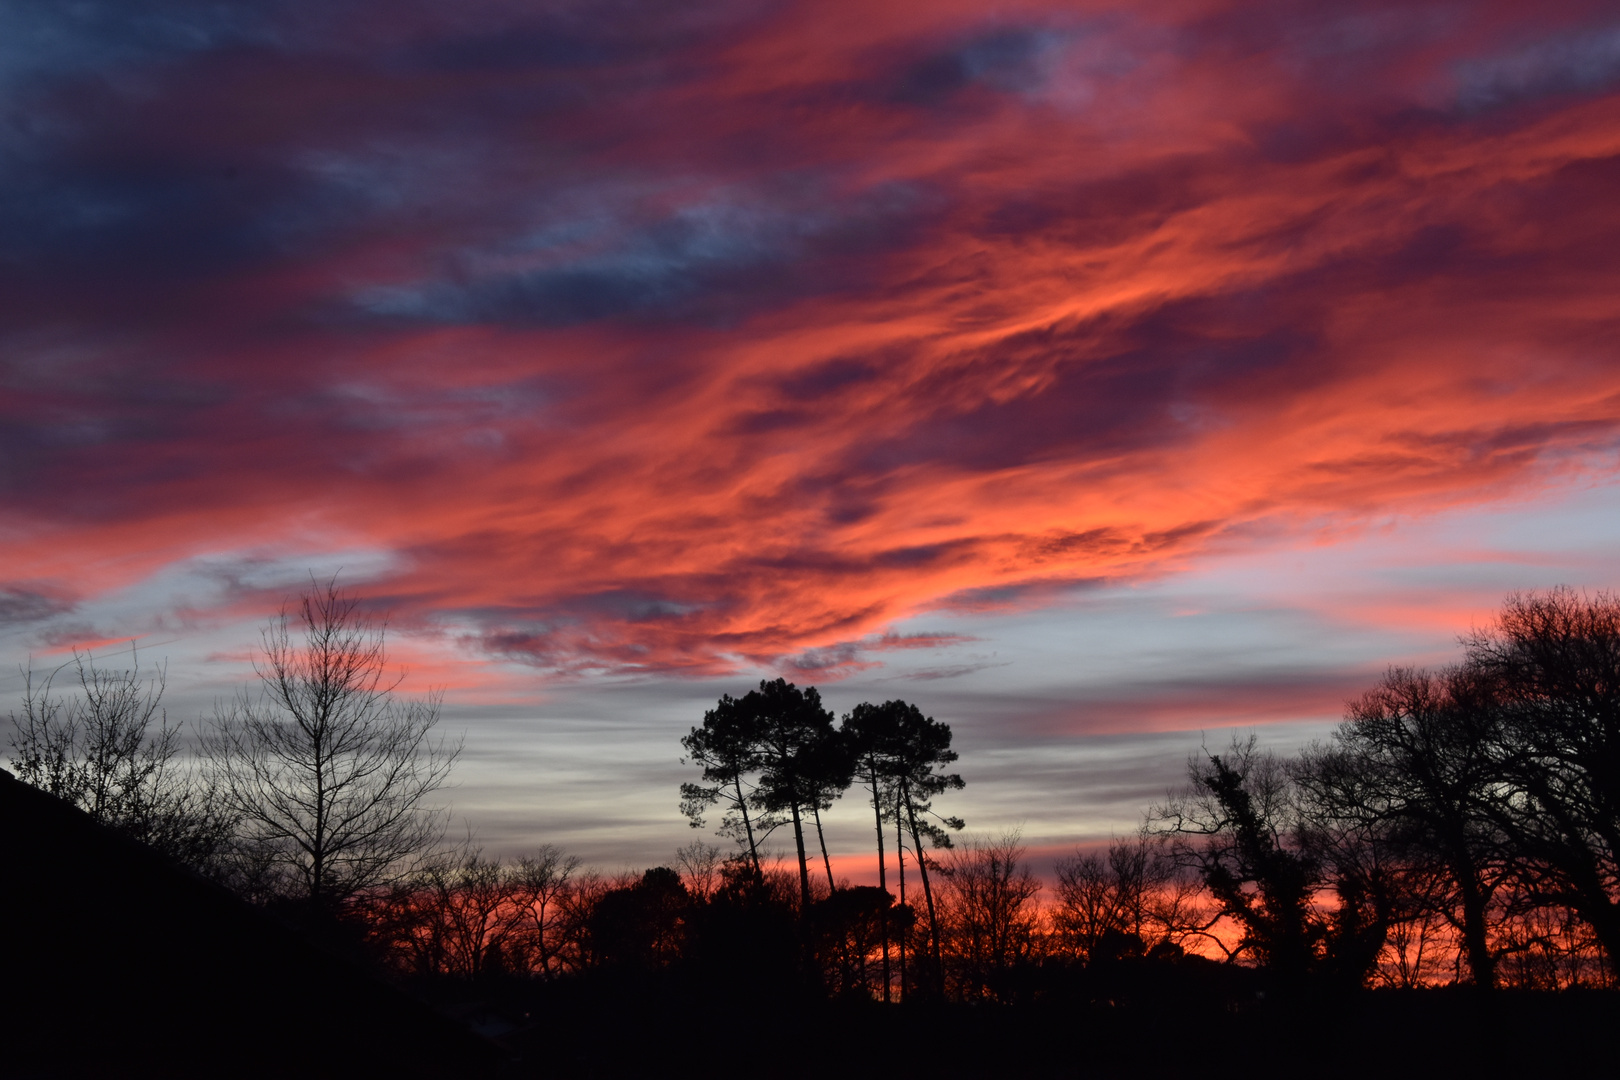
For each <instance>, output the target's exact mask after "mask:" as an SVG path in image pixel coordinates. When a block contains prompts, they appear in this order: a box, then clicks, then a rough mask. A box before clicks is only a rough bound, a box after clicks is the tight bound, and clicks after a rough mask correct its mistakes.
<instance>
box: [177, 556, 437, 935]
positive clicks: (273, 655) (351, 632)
mask: <svg viewBox="0 0 1620 1080" xmlns="http://www.w3.org/2000/svg"><path fill="white" fill-rule="evenodd" d="M297 619H298V622H299V623H301V624H302V633H301V635H300V637H301V640H298V641H295V640H294V637H293V631H292V628H291V623H292V620H291V619H290V618H289V617H288V613H287V610H286V609H285V608H283V609H282V611H281V614H280V615H279V616H278V617H277V618H275V619H273V620H271V622H270V624H269V625H268V626H266V627H265V629H264V631H263V635H262V639H263V655H262V657H261V658H260V659H259V660H258V661H256V662H255V664H254V671H255V672H256V673H257V674H258V677H259V684H260V685H259V689H258V693H257V694H252V693H249V692H246V691H244V692H243V693H242V694H241V695H239V696H238V697H237V698H236V699H235V700H234V701H232V702H230V703H228V704H225V705H222V706H219V707H216V709H215V713H214V716H213V720H212V724H211V725H210V728H209V730H208V731H207V733H206V735H205V737H204V739H203V751H204V754H205V755H206V757H207V759H208V762H209V765H210V768H211V774H212V777H213V779H214V782H215V784H216V786H217V787H218V789H219V791H220V793H221V797H222V798H223V799H224V800H225V802H226V805H227V806H228V807H229V808H230V809H231V810H232V811H233V812H235V813H236V814H238V815H240V818H241V822H242V832H241V842H242V846H243V851H244V855H245V856H246V857H247V858H249V859H258V860H260V861H261V863H262V865H264V866H266V867H267V868H268V869H269V871H270V873H271V879H272V884H273V886H274V888H275V889H276V890H277V891H280V892H283V893H287V894H290V895H293V896H297V897H300V898H302V899H305V900H308V901H310V902H311V903H312V904H313V905H316V906H330V905H335V904H341V903H343V902H345V901H347V900H348V899H350V898H351V897H353V896H354V895H355V894H356V893H358V892H360V891H362V890H364V889H367V888H369V887H371V886H374V885H380V884H384V883H386V882H388V881H390V880H392V879H393V878H395V877H396V876H397V875H398V873H399V872H400V870H401V868H402V867H403V866H404V865H405V864H406V863H407V862H408V861H409V860H410V859H411V858H412V857H413V856H419V855H422V854H423V853H425V852H427V851H428V850H430V849H431V848H432V847H433V846H434V844H435V843H437V841H438V840H439V838H440V836H441V835H442V834H443V817H442V814H440V813H439V812H437V811H436V810H435V809H434V808H432V807H430V806H429V804H428V798H429V796H431V795H432V793H433V792H434V791H436V790H437V789H438V788H439V787H440V786H441V785H443V783H444V782H445V779H446V778H447V776H448V775H449V772H450V767H451V765H452V764H453V763H454V761H455V759H456V756H457V754H458V753H459V752H460V749H461V748H460V746H459V745H453V746H452V745H447V744H446V743H444V742H435V741H433V740H432V739H431V738H430V737H429V736H430V733H431V731H432V729H433V726H434V724H435V723H436V722H437V720H438V713H439V697H438V696H437V695H434V694H430V695H429V696H428V697H427V698H426V699H424V700H419V701H409V700H402V699H400V698H399V697H397V696H396V695H395V691H396V690H397V689H398V687H399V685H400V681H401V680H402V678H403V675H400V674H397V673H395V672H393V671H391V670H390V668H389V666H388V661H387V655H386V652H385V649H384V635H385V627H384V625H383V624H382V623H378V622H374V621H373V620H372V619H370V618H369V617H368V616H367V615H366V614H365V613H364V612H362V611H361V610H360V607H359V601H358V600H357V599H356V598H354V597H352V596H349V595H346V594H345V593H343V592H341V591H340V590H339V589H338V588H337V586H336V583H335V581H334V582H329V583H327V584H326V585H312V587H311V589H310V591H309V592H308V593H306V594H305V595H304V596H303V597H302V598H301V599H300V601H299V605H298V609H297Z"/></svg>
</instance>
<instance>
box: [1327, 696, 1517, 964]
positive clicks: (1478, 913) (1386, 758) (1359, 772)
mask: <svg viewBox="0 0 1620 1080" xmlns="http://www.w3.org/2000/svg"><path fill="white" fill-rule="evenodd" d="M1491 698H1492V695H1491V691H1490V688H1489V687H1488V686H1487V685H1483V684H1482V680H1481V679H1480V678H1479V677H1478V673H1477V672H1476V671H1475V670H1474V669H1472V668H1467V667H1461V668H1458V667H1453V668H1447V669H1445V670H1443V671H1441V672H1439V673H1436V674H1430V673H1428V672H1421V671H1414V670H1412V669H1410V668H1393V669H1391V670H1390V671H1389V672H1388V673H1387V674H1386V675H1385V676H1384V678H1383V680H1382V681H1381V682H1380V684H1379V685H1378V686H1377V687H1375V688H1373V689H1372V690H1369V691H1368V692H1367V693H1366V694H1364V695H1362V697H1360V698H1359V699H1357V700H1356V701H1353V702H1351V704H1350V706H1349V710H1348V715H1347V719H1346V720H1345V722H1344V723H1343V724H1342V725H1340V727H1339V729H1338V730H1337V731H1336V732H1335V733H1334V737H1333V743H1332V745H1331V746H1329V747H1324V748H1318V749H1315V750H1313V751H1311V752H1309V753H1307V754H1306V755H1305V758H1304V760H1303V762H1302V768H1301V769H1300V772H1299V782H1300V784H1301V786H1302V788H1304V790H1305V791H1306V793H1307V796H1308V799H1309V802H1310V804H1311V806H1312V812H1311V816H1312V817H1315V818H1317V819H1319V820H1324V821H1325V822H1327V823H1330V827H1332V826H1337V827H1338V828H1340V829H1347V830H1349V831H1351V832H1353V833H1356V834H1359V835H1360V836H1362V837H1364V838H1365V839H1366V842H1367V843H1368V844H1371V845H1376V846H1378V847H1381V848H1384V849H1386V850H1388V851H1389V852H1390V853H1391V854H1392V855H1393V856H1394V857H1395V858H1397V859H1398V860H1400V862H1401V864H1402V866H1401V868H1400V872H1401V873H1403V874H1404V875H1405V877H1406V878H1407V879H1408V882H1407V884H1406V886H1405V887H1404V888H1403V889H1402V892H1403V893H1404V895H1405V898H1406V899H1407V901H1408V902H1410V903H1420V904H1421V906H1424V907H1427V908H1429V909H1430V910H1433V911H1435V912H1437V913H1438V914H1439V915H1440V917H1442V918H1443V919H1445V920H1446V921H1447V922H1448V923H1450V924H1451V925H1452V926H1454V927H1455V928H1456V930H1457V931H1458V933H1459V934H1460V935H1461V939H1462V946H1463V955H1464V957H1465V959H1466V961H1467V963H1468V967H1469V971H1470V973H1471V974H1472V977H1473V982H1474V984H1475V985H1476V986H1479V987H1482V988H1490V987H1492V986H1494V985H1495V983H1496V975H1495V967H1496V954H1495V951H1494V950H1493V948H1492V945H1491V942H1490V924H1489V917H1488V913H1489V911H1490V908H1491V905H1492V900H1493V897H1494V896H1495V894H1496V893H1497V891H1498V889H1499V888H1500V887H1501V886H1502V885H1503V884H1504V882H1505V881H1506V878H1507V873H1508V865H1507V863H1508V860H1507V859H1506V858H1505V851H1504V847H1503V844H1504V837H1503V834H1502V831H1501V830H1500V829H1499V828H1498V827H1497V826H1496V825H1494V824H1493V823H1492V822H1491V821H1490V819H1489V817H1488V815H1487V814H1486V813H1485V812H1484V800H1485V799H1486V797H1487V795H1488V794H1489V792H1490V791H1491V789H1492V786H1493V784H1494V783H1495V777H1496V762H1495V760H1494V757H1495V754H1494V750H1493V747H1494V746H1495V745H1496V743H1497V742H1498V734H1497V716H1496V710H1495V708H1494V706H1493V702H1492V700H1491ZM1431 879H1432V880H1434V881H1436V882H1438V883H1439V887H1438V888H1428V887H1425V886H1424V885H1423V884H1420V883H1421V882H1427V881H1428V880H1431ZM1406 914H1407V916H1408V917H1412V916H1414V915H1416V914H1418V913H1417V912H1407V913H1406Z"/></svg>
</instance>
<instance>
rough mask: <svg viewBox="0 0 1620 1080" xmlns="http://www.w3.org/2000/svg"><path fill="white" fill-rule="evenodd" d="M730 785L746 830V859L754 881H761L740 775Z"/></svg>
mask: <svg viewBox="0 0 1620 1080" xmlns="http://www.w3.org/2000/svg"><path fill="white" fill-rule="evenodd" d="M732 783H733V784H735V785H736V788H737V809H739V810H741V811H742V817H743V828H744V829H746V830H748V857H749V858H750V859H751V860H753V863H754V880H755V881H756V882H759V881H763V880H764V878H765V875H764V874H763V873H762V872H761V871H760V869H759V848H758V847H757V846H755V844H754V823H753V822H751V821H749V820H748V800H747V799H745V798H743V789H742V774H741V773H738V774H737V775H736V776H734V777H732Z"/></svg>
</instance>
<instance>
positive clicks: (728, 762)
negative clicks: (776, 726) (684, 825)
mask: <svg viewBox="0 0 1620 1080" xmlns="http://www.w3.org/2000/svg"><path fill="white" fill-rule="evenodd" d="M745 702H746V704H745ZM760 726H761V716H760V713H759V711H758V709H756V708H755V707H754V702H751V701H748V700H747V695H744V698H743V700H741V701H740V700H738V699H736V698H733V697H732V696H731V695H730V694H726V695H724V696H723V697H721V698H720V701H719V703H718V704H717V705H715V707H714V708H712V709H710V710H709V711H707V712H705V713H704V714H703V725H702V726H701V727H694V728H693V729H692V730H691V731H690V732H688V733H687V734H686V735H685V736H683V737H682V739H681V747H682V748H683V749H685V751H686V757H684V758H682V759H681V763H682V764H686V763H687V762H691V763H692V764H694V765H696V766H698V767H699V768H700V769H702V770H703V781H704V782H703V783H702V784H693V783H684V784H682V785H681V813H683V814H685V815H686V818H687V820H688V821H689V822H690V823H691V825H692V827H693V828H694V829H698V828H702V827H703V824H704V815H705V814H706V813H707V811H708V809H709V807H711V806H714V805H715V804H716V803H719V804H721V805H723V806H724V808H725V809H724V811H723V816H722V817H721V824H720V829H719V832H720V834H721V835H722V836H732V837H734V838H735V839H738V840H740V841H742V842H743V843H744V846H745V847H746V848H747V849H748V859H749V862H750V863H751V864H752V866H753V872H754V876H755V877H756V878H757V877H759V876H760V875H761V873H762V872H763V871H762V870H761V869H760V864H759V841H760V840H761V839H763V837H761V836H758V835H756V832H755V822H754V820H753V819H752V818H751V817H750V816H749V813H748V808H749V805H750V804H751V803H752V802H754V801H756V800H755V799H754V793H755V786H754V784H753V783H752V782H751V781H750V780H749V776H750V775H751V774H752V773H754V772H756V771H757V770H758V769H759V765H760V753H759V740H760ZM764 824H765V828H764V829H763V830H762V831H763V832H765V833H767V834H768V833H769V831H770V829H771V828H772V827H774V822H771V821H767V822H765V823H764Z"/></svg>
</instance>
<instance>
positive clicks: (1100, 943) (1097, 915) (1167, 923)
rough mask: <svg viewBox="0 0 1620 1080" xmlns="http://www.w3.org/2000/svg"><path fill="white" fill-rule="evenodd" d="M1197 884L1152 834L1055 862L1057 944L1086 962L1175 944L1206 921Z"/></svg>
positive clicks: (1201, 929)
mask: <svg viewBox="0 0 1620 1080" xmlns="http://www.w3.org/2000/svg"><path fill="white" fill-rule="evenodd" d="M1194 889H1195V884H1194V882H1193V880H1192V879H1190V878H1189V877H1188V876H1187V875H1186V874H1184V873H1181V872H1179V871H1178V868H1177V867H1176V865H1175V862H1174V861H1173V860H1172V859H1171V858H1168V857H1166V854H1165V852H1164V850H1163V848H1162V847H1161V846H1160V845H1159V844H1157V843H1155V842H1154V841H1152V840H1150V839H1149V838H1148V837H1147V836H1136V837H1132V838H1131V839H1129V840H1116V841H1114V842H1113V843H1111V844H1109V845H1108V851H1107V853H1106V854H1104V853H1102V852H1079V851H1077V852H1076V853H1075V854H1074V856H1073V857H1072V858H1068V859H1063V860H1060V861H1059V862H1058V865H1057V904H1056V905H1055V907H1054V909H1053V912H1052V921H1053V923H1054V929H1055V930H1056V934H1057V940H1058V944H1059V946H1060V947H1061V948H1062V949H1063V950H1064V951H1066V952H1067V953H1069V954H1070V955H1071V956H1073V957H1074V958H1076V959H1078V960H1085V961H1088V962H1091V961H1095V960H1102V959H1112V958H1114V957H1117V956H1123V955H1128V954H1138V953H1147V952H1150V951H1152V950H1154V949H1159V948H1163V947H1165V946H1170V947H1171V951H1172V952H1174V951H1176V949H1179V948H1180V947H1182V946H1183V944H1184V942H1185V941H1186V940H1188V939H1189V938H1191V937H1192V936H1194V935H1196V934H1198V933H1201V932H1202V931H1204V930H1205V929H1207V928H1208V925H1207V924H1208V923H1209V917H1208V916H1207V915H1206V914H1205V913H1203V912H1202V911H1200V910H1198V909H1197V908H1196V906H1195V904H1194V897H1193V895H1192V894H1193V892H1194Z"/></svg>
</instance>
